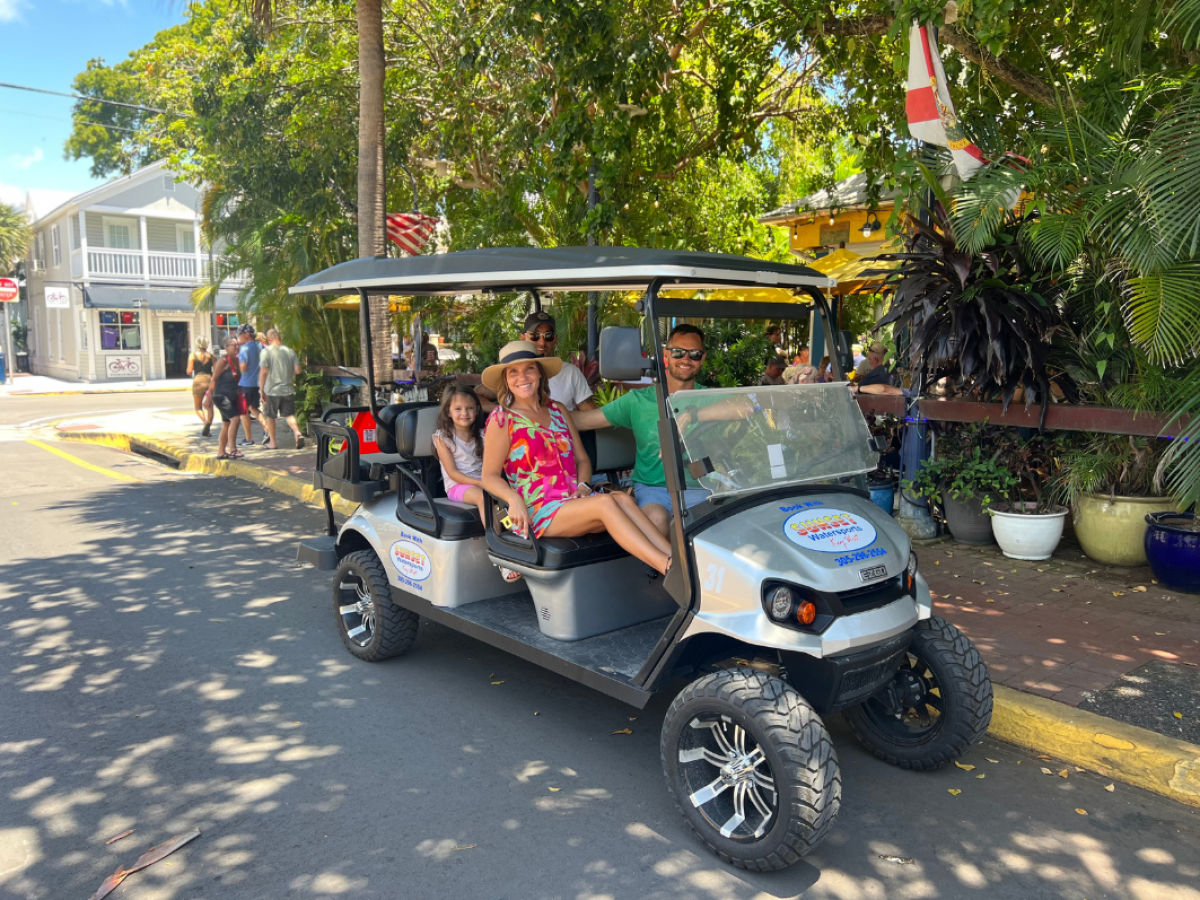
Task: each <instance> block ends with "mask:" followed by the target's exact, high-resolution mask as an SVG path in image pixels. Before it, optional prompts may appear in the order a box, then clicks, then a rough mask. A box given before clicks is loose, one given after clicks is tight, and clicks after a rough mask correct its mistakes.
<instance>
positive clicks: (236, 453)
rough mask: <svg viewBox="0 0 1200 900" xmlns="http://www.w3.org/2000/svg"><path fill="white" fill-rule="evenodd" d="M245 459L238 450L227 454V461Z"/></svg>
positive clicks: (244, 455) (243, 454)
mask: <svg viewBox="0 0 1200 900" xmlns="http://www.w3.org/2000/svg"><path fill="white" fill-rule="evenodd" d="M245 458H246V454H245V453H242V452H241V451H240V450H234V451H233V452H232V453H230V454H229V459H245Z"/></svg>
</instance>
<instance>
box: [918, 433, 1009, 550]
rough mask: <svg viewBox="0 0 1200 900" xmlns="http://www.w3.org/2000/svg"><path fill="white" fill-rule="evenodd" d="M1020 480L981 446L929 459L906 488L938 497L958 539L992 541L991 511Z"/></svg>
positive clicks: (977, 542) (919, 493) (976, 541)
mask: <svg viewBox="0 0 1200 900" xmlns="http://www.w3.org/2000/svg"><path fill="white" fill-rule="evenodd" d="M1015 481H1016V479H1015V478H1014V477H1013V475H1012V474H1011V473H1010V472H1009V471H1008V470H1007V469H1005V468H1003V467H1002V466H1000V465H999V464H998V463H997V462H996V459H995V457H994V456H984V455H983V452H982V450H981V449H980V448H979V447H975V448H973V449H972V450H971V451H970V452H968V453H965V454H961V455H957V454H952V455H944V456H940V457H938V458H937V459H930V460H926V461H925V463H924V464H923V465H922V466H921V470H920V471H919V472H918V473H917V477H916V478H914V479H913V480H912V481H909V482H905V485H904V487H905V489H906V490H908V491H909V492H910V493H912V494H913V495H915V496H917V497H925V498H928V499H931V500H936V501H937V502H938V503H939V504H940V505H941V507H942V511H943V513H944V514H945V516H946V525H947V526H949V528H950V533H951V534H952V535H954V539H955V540H956V541H959V542H961V543H963V544H990V543H991V542H992V519H991V516H990V515H988V510H989V509H990V508H991V506H992V504H993V503H995V502H996V501H998V500H1000V499H1001V498H1003V497H1005V496H1007V494H1008V493H1009V491H1011V490H1012V488H1013V485H1014V483H1015Z"/></svg>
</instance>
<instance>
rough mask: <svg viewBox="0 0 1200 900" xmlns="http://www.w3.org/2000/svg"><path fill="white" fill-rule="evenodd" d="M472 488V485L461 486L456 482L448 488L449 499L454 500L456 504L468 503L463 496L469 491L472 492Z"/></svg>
mask: <svg viewBox="0 0 1200 900" xmlns="http://www.w3.org/2000/svg"><path fill="white" fill-rule="evenodd" d="M470 488H471V485H469V484H460V483H459V482H457V481H456V482H454V484H452V485H450V486H449V487H448V488H446V496H447V497H449V498H450V499H451V500H453V501H454V502H455V503H466V502H467V501H466V500H464V499H463V495H464V494H466V493H467V491H468V490H470Z"/></svg>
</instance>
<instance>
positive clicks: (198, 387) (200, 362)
mask: <svg viewBox="0 0 1200 900" xmlns="http://www.w3.org/2000/svg"><path fill="white" fill-rule="evenodd" d="M187 373H188V374H189V375H191V376H192V402H193V403H194V404H195V405H196V415H197V416H198V417H199V418H200V424H201V425H203V426H204V429H203V430H202V431H201V432H200V433H201V434H202V435H204V436H205V437H208V435H209V432H210V431H211V430H212V422H213V409H212V406H209V407H208V408H207V409H205V408H204V395H205V394H207V393H208V386H209V385H210V384H212V373H213V355H212V354H211V353H209V352H208V338H204V337H198V338H196V349H195V350H193V351H192V352H191V353H189V354H188V361H187Z"/></svg>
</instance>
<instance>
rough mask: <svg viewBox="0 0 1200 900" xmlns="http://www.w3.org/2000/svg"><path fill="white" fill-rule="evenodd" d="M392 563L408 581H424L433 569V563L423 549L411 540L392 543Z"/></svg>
mask: <svg viewBox="0 0 1200 900" xmlns="http://www.w3.org/2000/svg"><path fill="white" fill-rule="evenodd" d="M391 557H392V565H393V566H395V567H396V571H397V572H399V573H400V574H401V575H403V576H404V577H405V578H407V579H408V580H409V581H424V580H425V579H426V578H428V577H429V573H430V572H432V571H433V565H432V563H430V562H429V557H428V556H427V555H426V554H425V551H424V550H422V549H421V548H420V547H418V546H417V545H416V544H414V543H413V542H412V541H396V543H394V544H392V552H391Z"/></svg>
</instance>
